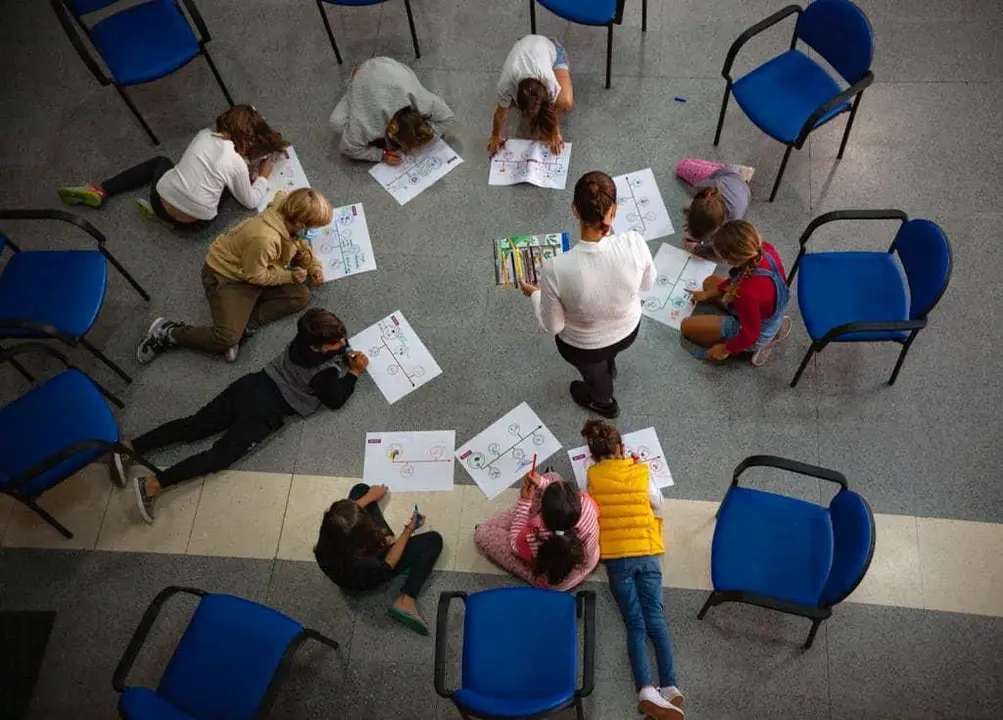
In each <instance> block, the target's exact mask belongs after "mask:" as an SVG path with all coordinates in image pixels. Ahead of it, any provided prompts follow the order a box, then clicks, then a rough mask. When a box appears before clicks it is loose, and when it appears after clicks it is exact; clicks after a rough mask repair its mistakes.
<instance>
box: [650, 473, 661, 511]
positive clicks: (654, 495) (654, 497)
mask: <svg viewBox="0 0 1003 720" xmlns="http://www.w3.org/2000/svg"><path fill="white" fill-rule="evenodd" d="M662 499H663V498H662V491H661V489H659V487H658V486H657V485H656V484H655V476H654V475H651V474H650V473H649V474H648V501H649V502H650V503H651V507H653V508H656V509H657V508H660V507H662Z"/></svg>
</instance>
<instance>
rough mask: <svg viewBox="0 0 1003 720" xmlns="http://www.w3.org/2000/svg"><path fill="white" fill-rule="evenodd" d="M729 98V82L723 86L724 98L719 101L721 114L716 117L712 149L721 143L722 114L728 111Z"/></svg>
mask: <svg viewBox="0 0 1003 720" xmlns="http://www.w3.org/2000/svg"><path fill="white" fill-rule="evenodd" d="M730 98H731V82H728V84H727V85H725V86H724V98H723V99H722V100H721V114H720V115H718V117H717V132H716V133H714V147H717V144H718V143H719V142H720V141H721V128H723V127H724V114H725V113H726V112H727V111H728V100H729V99H730Z"/></svg>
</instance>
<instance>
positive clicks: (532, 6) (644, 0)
mask: <svg viewBox="0 0 1003 720" xmlns="http://www.w3.org/2000/svg"><path fill="white" fill-rule="evenodd" d="M626 2H627V0H617V2H616V14H615V15H614V16H613V19H612V20H611V21H610V22H609V23H607V25H606V89H607V90H609V86H610V73H611V70H612V66H613V26H614V25H622V24H623V7H624V5H625V4H626ZM600 27H601V26H600ZM529 29H530V32H532V33H533V34H534V35H535V34H536V0H529ZM641 32H648V0H641Z"/></svg>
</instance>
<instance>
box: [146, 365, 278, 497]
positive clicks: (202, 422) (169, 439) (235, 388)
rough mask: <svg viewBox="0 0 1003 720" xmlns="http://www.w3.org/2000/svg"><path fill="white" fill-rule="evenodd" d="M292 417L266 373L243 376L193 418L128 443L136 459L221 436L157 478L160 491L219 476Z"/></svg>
mask: <svg viewBox="0 0 1003 720" xmlns="http://www.w3.org/2000/svg"><path fill="white" fill-rule="evenodd" d="M291 414H292V409H291V408H290V407H289V404H288V403H286V401H285V400H284V399H283V398H282V395H281V394H280V393H279V389H278V387H276V385H275V382H274V381H273V380H272V379H271V378H270V377H268V376H267V375H266V374H265V373H264V371H259V372H256V373H252V374H250V375H245V376H244V377H242V378H240V379H239V380H236V381H235V382H233V383H232V384H230V386H229V387H227V388H226V390H224V391H223V392H221V393H220V394H219V395H217V396H216V397H215V398H213V399H212V400H210V401H209V403H208V404H207V405H206V406H205V407H203V408H202V409H201V410H199V411H198V412H197V413H195V414H194V415H191V416H189V417H186V418H180V419H178V420H172V421H171V422H169V423H165V424H163V425H161V426H160V427H157V428H154V429H153V430H151V431H150V432H148V433H146V434H144V435H141V436H140V437H138V438H136V439H135V440H133V441H132V447H133V449H134V450H135V451H136V452H137V453H139V454H140V455H145V454H146V453H148V452H150V451H151V450H158V449H160V448H163V447H167V446H168V445H174V444H176V443H192V442H197V441H198V440H204V439H205V438H207V437H211V436H213V435H217V434H219V433H223V435H222V436H221V437H220V438H219V439H218V440H217V441H216V442H215V443H213V446H212V447H211V448H209V449H208V450H206V451H205V452H200V453H198V454H197V455H192V456H191V457H190V458H186V459H184V460H182V461H181V462H179V463H178V464H177V465H174V466H172V467H170V468H168V469H167V470H163V471H161V472H160V473H158V474H157V479H158V480H159V481H160V486H161V487H169V486H171V485H176V484H177V483H180V482H184V481H185V480H191V479H192V478H196V477H201V476H202V475H208V474H209V473H214V472H219V471H220V470H225V469H226V468H228V467H230V466H231V465H233V464H234V463H235V462H237V461H238V460H239V459H240V458H242V457H243V456H244V455H246V454H247V453H249V452H250V451H251V450H252V449H254V447H255V446H256V445H257V444H258V443H260V442H261V441H263V440H264V439H265V438H267V437H268V436H269V435H271V434H272V433H274V432H276V431H278V430H279V429H280V428H281V427H282V425H283V423H284V422H285V418H286V417H287V416H289V415H291Z"/></svg>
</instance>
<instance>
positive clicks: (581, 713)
mask: <svg viewBox="0 0 1003 720" xmlns="http://www.w3.org/2000/svg"><path fill="white" fill-rule="evenodd" d="M575 718H576V720H585V708H583V707H582V699H581V698H579V697H576V698H575Z"/></svg>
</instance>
